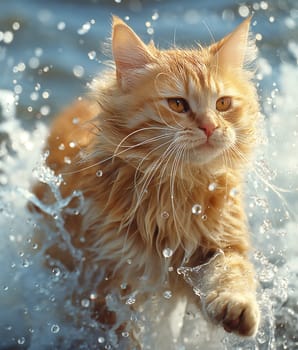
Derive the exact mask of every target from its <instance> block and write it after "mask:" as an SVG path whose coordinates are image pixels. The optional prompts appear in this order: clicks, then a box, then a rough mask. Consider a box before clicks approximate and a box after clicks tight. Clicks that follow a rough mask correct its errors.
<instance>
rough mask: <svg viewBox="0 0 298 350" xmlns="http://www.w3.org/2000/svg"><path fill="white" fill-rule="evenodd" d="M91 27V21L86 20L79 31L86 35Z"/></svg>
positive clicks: (80, 33)
mask: <svg viewBox="0 0 298 350" xmlns="http://www.w3.org/2000/svg"><path fill="white" fill-rule="evenodd" d="M90 29H91V23H90V22H86V23H84V24H83V25H82V26H81V28H79V29H78V31H77V33H78V34H79V35H84V34H86V33H88V32H89V30H90Z"/></svg>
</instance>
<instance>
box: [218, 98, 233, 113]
mask: <svg viewBox="0 0 298 350" xmlns="http://www.w3.org/2000/svg"><path fill="white" fill-rule="evenodd" d="M231 105H232V99H231V97H228V96H224V97H220V98H219V99H218V100H217V101H216V109H217V110H218V111H219V112H226V111H227V110H228V109H230V107H231Z"/></svg>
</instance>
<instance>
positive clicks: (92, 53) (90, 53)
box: [88, 51, 96, 60]
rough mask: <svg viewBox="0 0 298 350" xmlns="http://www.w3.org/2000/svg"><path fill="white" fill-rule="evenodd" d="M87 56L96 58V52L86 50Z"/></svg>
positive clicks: (91, 58) (92, 58)
mask: <svg viewBox="0 0 298 350" xmlns="http://www.w3.org/2000/svg"><path fill="white" fill-rule="evenodd" d="M88 57H89V59H90V60H94V59H95V58H96V52H95V51H90V52H88Z"/></svg>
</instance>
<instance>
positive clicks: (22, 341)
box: [17, 337, 26, 345]
mask: <svg viewBox="0 0 298 350" xmlns="http://www.w3.org/2000/svg"><path fill="white" fill-rule="evenodd" d="M25 342H26V339H25V337H21V338H19V339H18V340H17V343H18V344H19V345H23V344H25Z"/></svg>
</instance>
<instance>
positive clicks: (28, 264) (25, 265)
mask: <svg viewBox="0 0 298 350" xmlns="http://www.w3.org/2000/svg"><path fill="white" fill-rule="evenodd" d="M22 266H23V267H29V266H30V262H29V260H28V259H24V260H23V261H22Z"/></svg>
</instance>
